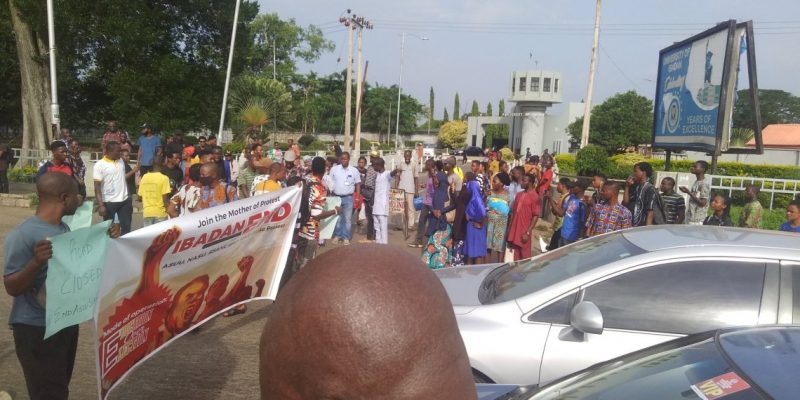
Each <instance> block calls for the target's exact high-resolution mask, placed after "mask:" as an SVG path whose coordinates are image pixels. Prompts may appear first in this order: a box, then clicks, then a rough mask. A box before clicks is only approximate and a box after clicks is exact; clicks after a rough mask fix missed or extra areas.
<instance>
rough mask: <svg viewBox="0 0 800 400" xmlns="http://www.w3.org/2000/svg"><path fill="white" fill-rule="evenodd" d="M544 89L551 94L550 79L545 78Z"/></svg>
mask: <svg viewBox="0 0 800 400" xmlns="http://www.w3.org/2000/svg"><path fill="white" fill-rule="evenodd" d="M543 86H544V87H543V88H542V89H543V91H545V92H549V91H550V78H544V85H543Z"/></svg>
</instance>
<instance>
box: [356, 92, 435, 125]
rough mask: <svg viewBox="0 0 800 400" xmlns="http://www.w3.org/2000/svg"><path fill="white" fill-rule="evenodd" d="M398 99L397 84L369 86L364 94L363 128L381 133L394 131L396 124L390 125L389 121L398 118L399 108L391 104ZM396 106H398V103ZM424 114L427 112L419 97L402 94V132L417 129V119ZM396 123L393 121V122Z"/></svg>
mask: <svg viewBox="0 0 800 400" xmlns="http://www.w3.org/2000/svg"><path fill="white" fill-rule="evenodd" d="M396 101H397V85H392V86H390V87H385V86H380V85H376V86H375V87H367V91H366V95H365V96H364V111H363V114H362V116H361V126H362V128H363V130H367V131H370V132H379V133H380V132H384V131H386V132H388V133H391V132H393V131H394V129H395V128H394V127H395V125H392V126H388V124H387V123H388V121H389V120H390V119H392V120H394V118H396V114H395V113H396V112H397V109H396V108H394V107H391V106H390V105H391V104H393V103H395V102H396ZM395 107H397V105H396V104H395ZM390 110H391V111H390ZM423 115H425V114H424V113H423V107H422V104H420V103H419V102H418V101H417V99H415V98H413V97H411V96H409V95H407V94H402V95H401V96H400V133H401V134H402V133H410V132H413V131H414V130H416V128H417V120H418V119H419V118H420V117H421V116H423ZM395 123H396V122H393V124H395ZM387 128H388V129H387Z"/></svg>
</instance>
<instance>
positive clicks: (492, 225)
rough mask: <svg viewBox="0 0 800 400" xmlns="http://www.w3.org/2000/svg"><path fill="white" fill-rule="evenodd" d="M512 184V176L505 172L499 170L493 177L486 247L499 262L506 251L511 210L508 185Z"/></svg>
mask: <svg viewBox="0 0 800 400" xmlns="http://www.w3.org/2000/svg"><path fill="white" fill-rule="evenodd" d="M510 184H511V178H510V177H509V176H508V174H507V173H505V172H499V173H497V174H495V175H494V177H493V178H492V191H491V192H490V193H489V198H488V200H487V203H488V213H487V232H486V238H487V239H486V242H487V243H486V247H487V248H488V249H489V257H491V256H492V252H494V253H495V254H496V257H497V262H503V256H504V255H505V251H506V232H507V231H508V229H507V228H508V213H509V211H511V203H510V202H509V193H508V190H506V187H507V186H508V185H510Z"/></svg>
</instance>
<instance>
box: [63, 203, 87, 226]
mask: <svg viewBox="0 0 800 400" xmlns="http://www.w3.org/2000/svg"><path fill="white" fill-rule="evenodd" d="M93 211H94V202H93V201H90V200H87V201H84V202H83V204H81V206H80V207H78V209H77V210H75V214H74V215H65V216H64V217H63V218H61V221H62V222H63V223H65V224H67V226H68V227H69V230H71V231H77V230H78V229H81V228H88V227H90V226H92V213H93Z"/></svg>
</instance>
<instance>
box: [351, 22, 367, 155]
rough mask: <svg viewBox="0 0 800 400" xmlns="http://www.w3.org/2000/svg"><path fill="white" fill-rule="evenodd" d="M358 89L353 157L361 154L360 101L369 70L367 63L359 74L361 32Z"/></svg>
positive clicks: (359, 49)
mask: <svg viewBox="0 0 800 400" xmlns="http://www.w3.org/2000/svg"><path fill="white" fill-rule="evenodd" d="M358 36H359V37H358V75H359V78H358V88H357V89H356V91H357V92H358V94H357V95H356V96H357V97H356V134H355V137H354V139H353V140H354V141H355V149H356V150H355V154H354V156H355V157H358V155H359V154H361V109H362V108H364V104H363V103H362V101H363V100H364V92H365V91H366V89H367V86H366V81H367V68H369V61H367V63H366V64H365V65H364V74H363V75H362V74H361V32H359V33H358Z"/></svg>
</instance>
